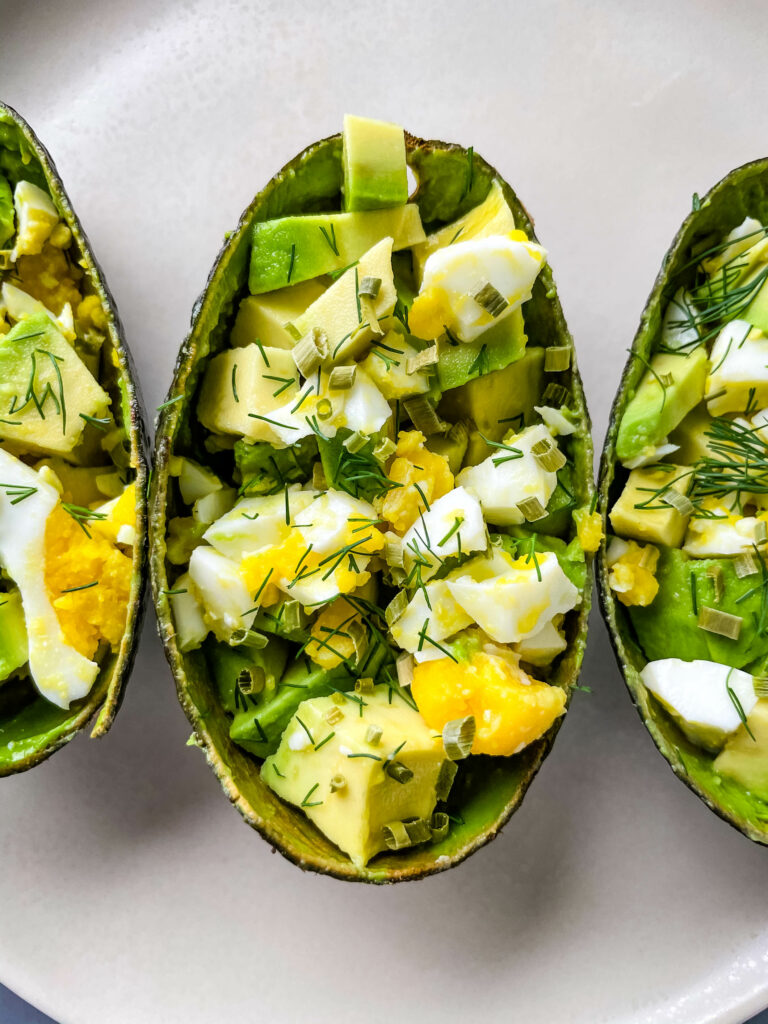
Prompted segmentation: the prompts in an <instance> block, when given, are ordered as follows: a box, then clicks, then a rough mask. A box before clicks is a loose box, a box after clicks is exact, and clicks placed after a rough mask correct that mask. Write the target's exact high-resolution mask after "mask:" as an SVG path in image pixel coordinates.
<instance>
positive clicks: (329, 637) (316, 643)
mask: <svg viewBox="0 0 768 1024" xmlns="http://www.w3.org/2000/svg"><path fill="white" fill-rule="evenodd" d="M361 622H362V620H361V616H360V613H359V611H358V610H357V609H355V608H354V607H353V606H352V605H351V604H350V603H349V601H347V599H346V598H344V597H340V598H339V599H338V600H337V601H333V602H332V603H331V604H329V605H328V607H327V608H325V609H324V610H323V611H322V612H320V614H319V615H318V617H317V618H316V619H315V621H314V622H313V623H312V628H311V629H310V633H311V634H312V637H313V639H312V640H310V641H309V643H308V644H307V646H306V648H305V650H306V653H307V655H308V656H309V657H310V658H311V659H312V661H314V663H315V664H316V665H320V666H321V668H326V669H332V668H336V666H337V665H340V664H341V663H342V661H346V660H347V658H351V657H352V656H353V655H354V654H355V642H354V639H353V635H354V631H355V630H360V624H361Z"/></svg>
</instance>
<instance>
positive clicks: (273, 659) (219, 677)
mask: <svg viewBox="0 0 768 1024" xmlns="http://www.w3.org/2000/svg"><path fill="white" fill-rule="evenodd" d="M205 658H206V661H207V662H208V668H209V670H210V673H211V675H212V676H213V678H214V680H215V682H216V689H217V691H218V694H219V700H220V701H221V706H222V707H223V708H224V710H225V711H229V712H230V714H235V713H236V712H238V711H240V710H241V709H242V710H245V709H247V708H248V706H249V704H251V705H252V702H262V701H263V700H264V699H265V695H267V696H271V695H272V694H274V692H275V687H276V686H277V684H278V682H279V681H280V677H281V676H282V674H283V672H284V670H285V663H286V661H287V660H288V645H287V644H286V643H285V641H284V640H281V639H280V638H279V637H276V636H273V637H270V640H269V643H268V644H267V646H266V647H262V648H261V649H256V648H253V647H246V648H239V647H230V646H229V644H223V643H221V642H220V641H218V640H209V641H208V643H207V644H206V645H205ZM246 695H247V696H246Z"/></svg>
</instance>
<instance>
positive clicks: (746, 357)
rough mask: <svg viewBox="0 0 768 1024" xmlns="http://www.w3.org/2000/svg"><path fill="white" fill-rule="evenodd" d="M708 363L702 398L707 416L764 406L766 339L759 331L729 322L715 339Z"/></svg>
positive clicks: (767, 369)
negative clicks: (708, 369)
mask: <svg viewBox="0 0 768 1024" xmlns="http://www.w3.org/2000/svg"><path fill="white" fill-rule="evenodd" d="M710 363H711V366H712V369H711V370H710V373H709V376H708V377H707V384H706V391H705V395H704V397H705V399H707V409H708V410H709V413H710V415H712V416H721V415H722V414H723V413H726V412H740V411H741V412H743V411H744V410H745V409H746V408H747V407H748V406H749V405H751V407H752V408H753V409H754V408H755V406H756V405H757V406H758V407H760V406H764V405H767V404H768V338H766V336H765V335H764V334H763V332H762V331H759V330H758V329H757V328H756V327H752V325H751V324H749V323H747V321H746V320H731V322H730V323H728V324H726V325H725V327H723V329H722V331H720V333H719V334H718V336H717V338H716V339H715V343H714V345H713V346H712V352H711V355H710ZM709 395H712V398H711V399H710V398H708V396H709Z"/></svg>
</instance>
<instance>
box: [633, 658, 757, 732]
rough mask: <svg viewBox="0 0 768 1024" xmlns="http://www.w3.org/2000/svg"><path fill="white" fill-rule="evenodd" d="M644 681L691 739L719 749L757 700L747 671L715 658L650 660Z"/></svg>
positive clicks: (643, 671)
mask: <svg viewBox="0 0 768 1024" xmlns="http://www.w3.org/2000/svg"><path fill="white" fill-rule="evenodd" d="M640 678H641V679H642V681H643V684H644V685H645V686H646V687H647V688H648V689H649V690H650V691H651V693H652V694H653V695H654V696H655V697H656V698H657V699H658V700H659V701H661V703H662V704H663V705H664V707H665V708H666V709H667V711H669V713H670V714H671V715H672V716H673V717H674V718H675V720H676V721H677V723H678V724H679V725H680V728H681V729H682V730H683V732H684V733H686V735H687V736H688V737H689V738H690V739H691V741H692V742H693V743H697V744H700V745H701V746H703V747H706V748H707V749H709V750H713V751H714V750H719V749H720V747H722V745H723V743H724V742H725V740H726V739H727V738H728V736H729V735H730V734H731V733H732V732H735V731H736V729H738V728H739V726H740V725H741V715H740V714H739V708H741V711H742V713H743V714H744V715H749V713H750V712H751V711H752V709H753V708H754V706H755V704H756V703H757V697H756V696H755V689H754V681H753V678H752V676H751V675H749V673H747V672H741V671H740V670H739V669H735V668H730V667H729V666H728V665H720V664H718V663H716V662H714V661H681V660H680V659H679V658H664V659H662V660H661V661H649V662H648V664H647V665H646V666H645V668H644V669H643V670H642V672H641V673H640Z"/></svg>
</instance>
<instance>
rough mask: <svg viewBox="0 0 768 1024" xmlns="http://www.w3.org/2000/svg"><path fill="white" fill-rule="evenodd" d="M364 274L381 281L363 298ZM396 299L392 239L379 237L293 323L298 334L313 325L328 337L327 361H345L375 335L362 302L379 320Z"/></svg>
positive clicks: (367, 344)
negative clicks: (368, 297)
mask: <svg viewBox="0 0 768 1024" xmlns="http://www.w3.org/2000/svg"><path fill="white" fill-rule="evenodd" d="M365 277H372V278H378V279H379V281H381V285H380V286H379V291H378V295H377V296H376V298H375V299H371V300H363V299H362V298H361V297H360V294H359V291H360V282H361V281H362V280H363V278H365ZM396 300H397V293H396V292H395V284H394V280H393V276H392V239H391V238H383V239H382V240H381V241H380V242H378V243H377V244H376V245H374V246H373V248H372V249H369V250H368V252H367V253H365V255H364V256H361V257H360V262H359V263H358V264H357V265H356V266H354V267H350V269H349V270H347V271H345V272H344V273H343V274H342V275H341V277H340V278H339V279H338V281H336V282H335V283H334V284H332V285H331V287H330V288H329V289H328V290H327V291H326V292H323V294H322V295H321V296H320V298H319V299H317V300H316V301H315V302H313V303H312V305H311V306H310V307H309V309H307V310H306V312H305V313H303V314H302V315H301V316H300V317H299V318H298V320H296V322H295V324H294V326H295V327H296V329H297V331H298V332H299V334H301V335H304V334H307V333H308V332H309V331H310V330H312V328H315V327H316V328H318V329H319V330H321V331H323V332H324V333H325V335H326V337H327V339H328V352H329V355H328V360H327V361H328V363H336V362H338V363H343V362H347V361H349V360H350V359H356V358H358V357H359V356H361V355H362V354H363V353H364V352H365V351H366V350H367V349H368V347H369V345H370V343H371V339H372V338H373V337H374V334H375V328H374V326H373V325H372V324H371V323H370V320H369V319H368V318H366V316H365V311H366V303H367V302H370V303H371V305H372V307H373V309H374V311H375V314H376V317H377V319H379V320H383V319H385V318H386V317H388V316H390V315H391V313H392V311H393V310H394V308H395V302H396ZM284 401H285V399H283V402H284Z"/></svg>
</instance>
